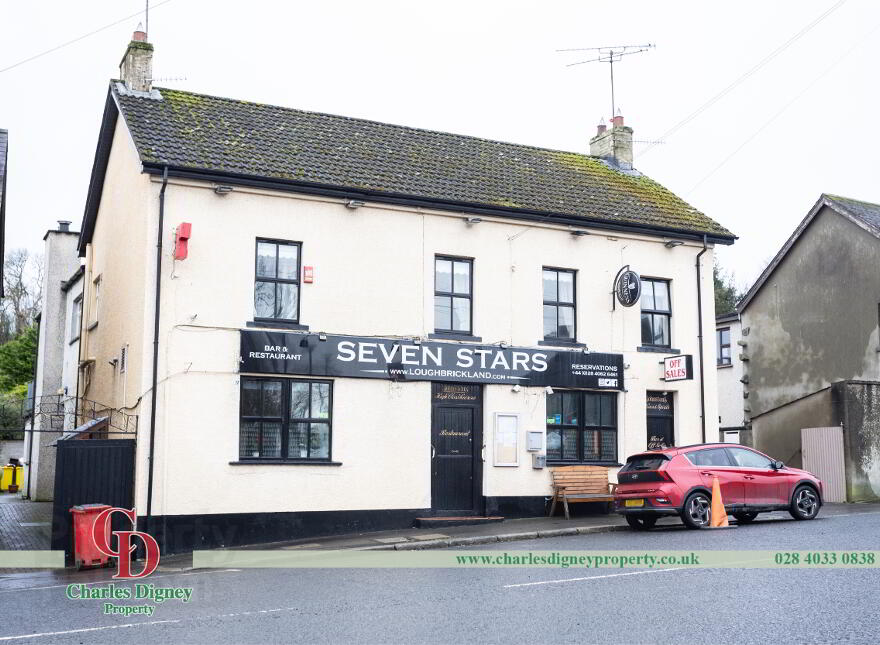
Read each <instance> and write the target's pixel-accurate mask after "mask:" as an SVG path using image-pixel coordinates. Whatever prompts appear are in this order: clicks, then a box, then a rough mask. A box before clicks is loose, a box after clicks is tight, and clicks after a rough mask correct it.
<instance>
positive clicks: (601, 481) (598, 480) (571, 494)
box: [549, 466, 617, 520]
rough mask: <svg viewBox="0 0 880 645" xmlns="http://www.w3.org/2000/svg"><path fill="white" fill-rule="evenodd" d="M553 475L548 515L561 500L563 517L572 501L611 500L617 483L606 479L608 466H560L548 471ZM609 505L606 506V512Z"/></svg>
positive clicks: (554, 510) (567, 516) (566, 517)
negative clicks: (551, 499) (563, 509)
mask: <svg viewBox="0 0 880 645" xmlns="http://www.w3.org/2000/svg"><path fill="white" fill-rule="evenodd" d="M550 475H551V476H552V477H553V504H551V506H550V513H549V515H550V516H551V517H552V516H553V514H554V513H555V512H556V502H558V501H559V500H562V505H563V507H564V508H565V519H567V520H568V519H571V518H570V516H569V514H568V503H569V502H572V503H575V502H612V501H614V491H615V489H616V488H617V484H612V483H611V482H609V481H608V468H606V467H605V466H562V467H560V468H554V469H553V470H551V471H550ZM609 509H610V506H607V507H606V512H608V510H609Z"/></svg>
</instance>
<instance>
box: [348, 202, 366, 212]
mask: <svg viewBox="0 0 880 645" xmlns="http://www.w3.org/2000/svg"><path fill="white" fill-rule="evenodd" d="M366 205H367V203H366V202H363V201H361V200H359V199H349V200H348V202H346V204H345V207H346V208H350V209H352V210H354V209H356V208H360V207H361V206H366Z"/></svg>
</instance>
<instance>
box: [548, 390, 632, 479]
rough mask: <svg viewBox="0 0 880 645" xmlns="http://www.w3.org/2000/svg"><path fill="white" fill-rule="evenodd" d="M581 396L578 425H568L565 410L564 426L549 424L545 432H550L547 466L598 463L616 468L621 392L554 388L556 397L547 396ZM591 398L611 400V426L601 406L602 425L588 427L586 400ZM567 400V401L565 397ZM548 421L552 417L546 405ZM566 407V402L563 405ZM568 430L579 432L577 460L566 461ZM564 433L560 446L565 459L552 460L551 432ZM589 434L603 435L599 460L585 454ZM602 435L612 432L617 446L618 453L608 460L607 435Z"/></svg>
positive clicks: (614, 444) (579, 397)
mask: <svg viewBox="0 0 880 645" xmlns="http://www.w3.org/2000/svg"><path fill="white" fill-rule="evenodd" d="M571 393H574V394H577V395H578V397H577V401H578V402H577V415H578V416H577V423H576V424H571V423H565V410H564V407H563V408H562V421H563V423H559V424H557V423H546V427H545V431H546V433H547V446H548V450H547V463H548V464H552V465H555V466H565V465H583V464H587V465H590V464H595V465H612V464H615V465H616V464H619V462H618V459H619V453H618V445H617V444H618V439H619V425H620V415H619V410H618V405H617V399H618V397H617V392H607V391H596V390H567V389H557V388H554V390H553V393H552V394H548V395H547V396H548V397H550V396H555V395H557V394H559V395H565V394H571ZM588 396H596V397H599V398H607V399H609V400H610V401H611V416H612V421H611V423H610V424H603V423H602V419H601V404H599V405H600V407H599V410H600V419H599V421H600V423H599V424H598V425H593V424H590V425H587V423H586V415H585V414H584V412H585V409H586V405H585V403H586V398H587V397H588ZM563 401H564V398H563ZM545 406H546V407H545V413H546V414H545V421H548V420H549V418H550V412H549V406H547V403H546V402H545ZM563 406H564V403H563ZM565 430H576V431H577V455H576V458H575V459H566V458H565V440H564V437H565V432H564V431H565ZM556 431H559V432H560V444H561V457H551V456H550V450H549V445H550V439H549V436H550V433H551V432H556ZM587 431H594V432H597V433H600V434H599V453H598V458H593V457H589V458H588V457H587V456H586V454H585V442H584V437H585V436H586V433H587ZM601 433H610V434H612V435H613V446H614V452H613V455H610V456H609V457H608V458H606V459H603V458H602V438H603V435H602V434H601Z"/></svg>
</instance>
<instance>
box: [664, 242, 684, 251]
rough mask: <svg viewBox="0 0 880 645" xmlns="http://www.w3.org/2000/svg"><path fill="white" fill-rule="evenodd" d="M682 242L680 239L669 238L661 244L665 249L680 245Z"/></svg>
mask: <svg viewBox="0 0 880 645" xmlns="http://www.w3.org/2000/svg"><path fill="white" fill-rule="evenodd" d="M682 244H684V242H682V241H681V240H669V241H668V242H666V243H665V244H664V245H663V246H665V247H666V248H667V249H674V248H675V247H676V246H681V245H682Z"/></svg>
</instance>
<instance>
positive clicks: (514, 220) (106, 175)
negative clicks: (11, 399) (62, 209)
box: [79, 32, 735, 552]
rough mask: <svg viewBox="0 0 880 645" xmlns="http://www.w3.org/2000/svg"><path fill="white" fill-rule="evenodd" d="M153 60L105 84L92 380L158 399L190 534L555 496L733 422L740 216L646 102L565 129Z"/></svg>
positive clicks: (502, 511)
mask: <svg viewBox="0 0 880 645" xmlns="http://www.w3.org/2000/svg"><path fill="white" fill-rule="evenodd" d="M151 56H152V45H150V44H149V43H147V42H145V40H144V35H143V34H142V33H141V32H136V33H135V38H134V40H133V41H132V43H131V44H130V46H129V49H128V51H127V52H126V56H125V58H124V59H123V63H122V67H121V69H120V75H121V80H118V81H111V83H110V86H109V89H108V93H107V98H106V104H105V109H104V116H103V121H102V126H101V130H100V135H99V140H98V148H97V153H96V159H95V165H94V170H93V175H92V179H91V183H90V187H89V192H88V198H87V204H86V209H85V215H84V220H83V225H82V229H81V230H82V233H81V237H80V241H79V251H80V255H81V256H82V257H83V258H84V267H85V269H84V271H85V275H84V279H83V282H84V284H85V293H84V296H83V298H84V300H83V302H84V304H85V308H86V311H84V313H83V316H82V317H83V331H82V339H81V343H82V348H81V359H82V360H81V362H80V365H81V371H82V373H81V374H80V379H79V382H80V390H79V392H80V395H81V396H86V397H88V398H89V399H92V400H100V401H103V402H105V403H106V404H107V405H110V406H112V407H114V408H118V409H125V410H126V411H128V412H129V413H132V414H136V415H137V416H138V420H139V422H138V435H137V450H136V459H135V467H134V470H135V492H134V504H135V505H136V507H137V512H138V515H139V518H140V520H141V526H147V527H148V528H149V530H150V531H151V532H152V533H154V534H155V535H157V537H158V538H159V539H160V543H162V545H163V549H164V550H165V552H171V551H178V550H184V549H188V548H189V549H191V548H193V547H210V546H218V545H234V544H245V543H255V542H266V541H274V540H283V539H293V538H300V537H308V536H315V535H321V534H330V533H336V532H347V531H366V530H380V529H388V528H395V527H406V526H412V524H413V522H414V520H415V519H416V518H420V517H445V516H463V515H469V516H484V515H502V516H505V517H522V516H534V515H543V514H545V513H546V508H547V507H546V500H547V498H548V496H549V494H550V492H551V491H550V472H549V469H551V468H553V467H556V466H560V465H567V464H601V465H606V466H608V467H609V478H610V480H611V481H615V479H616V471H617V468H618V467H619V466H620V465H621V463H622V462H623V461H624V460H625V458H626V456H627V455H629V454H632V453H634V452H637V451H641V450H645V449H646V448H647V447H648V446H649V445H651V446H658V445H671V444H693V443H699V442H703V441H716V440H717V438H718V424H717V418H718V413H717V396H716V381H715V370H714V369H705V370H704V369H703V368H704V366H705V365H708V366H709V367H710V368H711V367H712V366H713V363H712V359H713V357H714V354H715V348H714V343H713V341H712V338H713V335H712V329H713V327H712V324H713V321H714V318H715V316H714V299H713V295H712V288H713V285H712V263H713V249H714V247H715V245H717V244H731V243H733V241H734V239H735V237H734V236H733V234H731V233H730V232H729V231H727V230H726V229H725V228H724V227H722V226H721V225H719V224H717V223H716V222H714V221H713V220H711V219H710V218H708V217H707V216H706V215H704V214H703V213H701V212H699V211H698V210H696V209H695V208H693V207H691V206H690V205H688V204H686V203H685V202H684V201H682V200H681V199H680V198H679V197H677V196H676V195H675V194H673V193H672V192H670V191H668V190H666V189H665V188H663V187H662V186H660V185H659V184H657V183H656V182H654V181H652V180H651V179H649V178H648V177H646V176H644V175H643V174H641V173H640V172H638V171H637V170H636V169H634V168H633V167H632V129H631V128H629V127H628V126H625V125H624V124H623V117H621V116H617V117H615V118H614V120H613V123H612V124H611V127H610V128H606V127H605V126H604V125H601V126H599V128H598V132H597V133H596V135H595V136H594V137H593V138H592V139H591V140H590V142H589V148H590V153H589V154H585V153H581V152H561V151H556V150H550V149H543V148H536V147H531V146H524V145H518V144H511V143H503V142H498V141H489V140H485V139H479V138H474V137H468V136H461V135H455V134H448V133H444V132H434V131H427V130H419V129H415V128H409V127H403V126H397V125H388V124H384V123H378V122H373V121H365V120H359V119H352V118H347V117H341V116H333V115H328V114H319V113H313V112H305V111H301V110H295V109H289V108H283V107H275V106H271V105H260V104H255V103H250V102H246V101H239V100H232V99H227V98H220V97H214V96H206V95H201V94H195V93H191V92H186V91H181V90H176V89H165V88H157V87H152V86H151V84H150V78H151V77H152V74H151V73H150V69H149V68H150V59H151ZM584 144H586V142H584ZM575 146H577V142H575ZM157 245H158V247H159V252H158V253H157ZM157 276H158V278H157ZM120 348H125V351H126V357H127V361H126V364H127V372H126V373H125V374H124V375H123V374H120V372H119V362H118V361H116V362H113V360H112V359H113V358H114V357H117V356H118V355H119V353H120ZM154 393H155V398H154Z"/></svg>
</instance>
